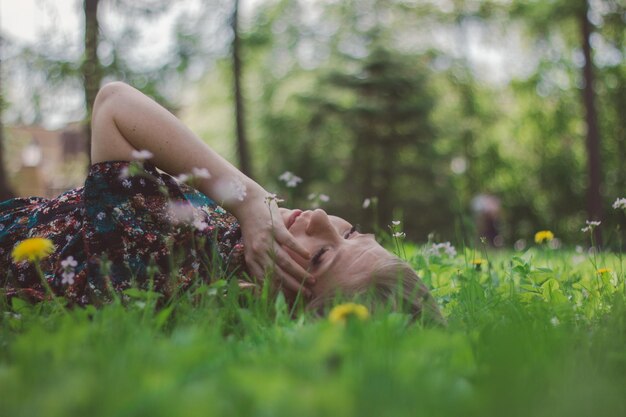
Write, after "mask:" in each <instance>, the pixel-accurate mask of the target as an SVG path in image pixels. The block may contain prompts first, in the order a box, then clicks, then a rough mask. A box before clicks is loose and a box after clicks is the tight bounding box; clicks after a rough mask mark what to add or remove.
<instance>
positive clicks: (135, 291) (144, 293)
mask: <svg viewBox="0 0 626 417" xmlns="http://www.w3.org/2000/svg"><path fill="white" fill-rule="evenodd" d="M122 293H123V294H125V295H127V296H129V297H131V298H136V299H139V300H149V299H151V298H159V297H163V294H161V293H158V292H154V291H148V290H140V289H139V288H128V289H126V290H124V291H122Z"/></svg>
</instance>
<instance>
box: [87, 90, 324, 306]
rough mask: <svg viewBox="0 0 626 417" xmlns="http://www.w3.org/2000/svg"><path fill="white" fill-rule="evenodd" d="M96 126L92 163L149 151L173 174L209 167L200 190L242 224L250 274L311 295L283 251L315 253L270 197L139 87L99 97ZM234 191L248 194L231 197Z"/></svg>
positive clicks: (300, 271) (103, 92)
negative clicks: (294, 232)
mask: <svg viewBox="0 0 626 417" xmlns="http://www.w3.org/2000/svg"><path fill="white" fill-rule="evenodd" d="M91 125H92V139H91V140H92V144H91V160H92V163H97V162H102V161H113V160H132V155H131V154H132V151H134V150H144V149H145V150H148V151H150V152H151V153H152V154H153V155H154V156H153V158H152V159H151V162H153V163H154V165H156V166H157V167H158V168H160V169H161V170H163V171H165V172H167V173H168V174H170V175H179V174H182V173H189V172H191V171H192V169H193V168H206V169H207V170H208V171H209V173H210V178H199V179H198V180H197V181H196V182H195V185H196V187H197V188H198V190H199V191H201V192H202V193H204V194H205V195H207V196H208V197H210V198H211V199H213V200H214V201H216V202H218V203H220V204H221V205H222V206H224V208H225V209H227V210H228V211H230V212H231V213H233V214H234V215H235V217H237V219H238V220H239V223H240V225H241V231H242V236H243V240H244V247H245V260H246V266H247V267H248V270H249V271H250V272H251V273H252V274H253V275H254V276H255V277H256V278H258V279H261V278H263V276H264V275H265V274H266V273H268V272H270V273H273V275H274V276H276V277H277V278H279V279H281V280H282V281H283V284H284V285H285V286H286V287H287V288H289V289H290V290H293V291H298V290H303V291H304V293H305V294H307V293H309V290H308V289H306V288H303V287H302V283H303V282H305V281H307V280H308V282H312V281H313V278H312V277H311V275H310V274H309V273H308V272H307V271H305V270H304V269H303V268H302V267H301V266H300V265H298V264H297V263H296V262H295V261H294V260H293V259H292V258H291V257H290V256H289V255H288V254H287V252H286V251H285V250H284V248H283V246H285V247H288V248H290V249H292V250H293V251H294V252H296V253H298V254H300V255H301V256H303V257H304V258H306V259H308V258H309V257H310V254H309V253H308V252H307V250H306V249H305V248H303V247H302V246H301V245H300V244H299V243H298V242H297V241H296V240H295V239H294V238H293V236H292V235H291V234H290V233H289V231H288V230H287V228H286V227H285V225H284V223H283V222H282V220H281V216H280V214H279V212H278V206H277V205H276V202H275V201H274V200H272V199H271V198H270V199H268V196H269V195H270V194H269V193H268V192H267V191H265V189H263V187H261V186H260V185H259V184H257V183H256V182H254V181H253V180H252V179H250V178H248V177H247V176H245V175H244V174H243V173H242V172H240V171H239V170H238V169H237V168H235V167H234V166H233V165H232V164H230V163H229V162H228V161H227V160H225V159H224V158H222V157H221V156H220V155H218V154H217V153H216V152H215V151H213V150H212V149H211V148H210V147H209V146H208V145H207V144H206V143H204V142H203V141H202V140H200V138H198V137H197V136H196V135H195V134H194V133H193V132H192V131H191V130H189V129H188V128H187V127H186V126H185V125H183V124H182V123H181V121H180V120H178V119H177V118H176V117H175V116H174V115H173V114H171V113H170V112H168V111H167V110H166V109H165V108H163V107H162V106H160V105H159V104H157V103H156V102H155V101H153V100H152V99H150V98H149V97H147V96H145V95H144V94H142V93H141V92H139V91H138V90H136V89H134V88H133V87H130V86H129V85H126V84H124V83H121V82H114V83H111V84H107V85H105V86H104V87H102V89H101V90H100V92H99V93H98V95H97V97H96V101H95V103H94V111H93V118H92V123H91ZM233 188H239V191H244V190H245V192H244V193H241V192H240V193H239V195H237V194H236V193H235V194H233V193H230V192H229V191H231V190H232V189H233Z"/></svg>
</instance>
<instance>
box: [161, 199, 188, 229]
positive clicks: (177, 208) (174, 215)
mask: <svg viewBox="0 0 626 417" xmlns="http://www.w3.org/2000/svg"><path fill="white" fill-rule="evenodd" d="M167 212H168V214H169V216H170V218H171V219H172V223H174V224H178V223H192V222H193V220H194V209H193V207H192V206H191V204H188V203H183V202H174V201H170V202H169V203H168V204H167Z"/></svg>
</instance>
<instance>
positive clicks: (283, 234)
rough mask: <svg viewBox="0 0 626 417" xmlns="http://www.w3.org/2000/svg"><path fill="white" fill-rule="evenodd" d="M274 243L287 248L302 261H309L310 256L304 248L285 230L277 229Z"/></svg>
mask: <svg viewBox="0 0 626 417" xmlns="http://www.w3.org/2000/svg"><path fill="white" fill-rule="evenodd" d="M276 241H277V242H278V243H280V244H281V245H283V246H285V247H288V248H289V249H291V250H292V251H294V252H295V253H297V254H298V255H300V256H301V257H303V258H304V259H311V254H310V253H309V251H308V250H307V249H305V248H304V246H302V245H301V244H300V243H299V242H298V241H297V240H296V239H295V238H294V237H293V235H292V234H291V233H289V230H287V228H285V227H283V228H282V230H281V229H280V228H277V230H276Z"/></svg>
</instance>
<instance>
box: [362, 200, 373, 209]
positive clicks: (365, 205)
mask: <svg viewBox="0 0 626 417" xmlns="http://www.w3.org/2000/svg"><path fill="white" fill-rule="evenodd" d="M370 204H372V200H370V199H369V198H366V199H365V200H363V206H362V207H363V208H364V209H366V208H368V207H369V206H370Z"/></svg>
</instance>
